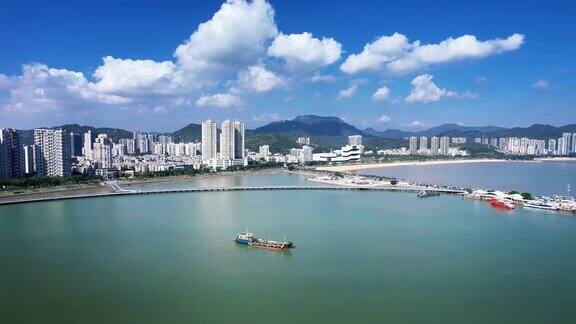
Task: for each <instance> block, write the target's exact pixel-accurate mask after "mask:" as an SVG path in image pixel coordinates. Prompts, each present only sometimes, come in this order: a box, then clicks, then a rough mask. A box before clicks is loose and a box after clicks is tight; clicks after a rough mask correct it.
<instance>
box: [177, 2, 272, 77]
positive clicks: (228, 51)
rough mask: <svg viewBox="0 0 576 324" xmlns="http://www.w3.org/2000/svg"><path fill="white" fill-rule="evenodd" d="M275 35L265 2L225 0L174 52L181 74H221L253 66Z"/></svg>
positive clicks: (269, 6) (270, 12)
mask: <svg viewBox="0 0 576 324" xmlns="http://www.w3.org/2000/svg"><path fill="white" fill-rule="evenodd" d="M277 34H278V29H277V28H276V23H275V21H274V9H273V8H272V6H271V5H270V4H269V3H268V2H266V1H265V0H254V1H244V0H228V1H226V2H225V3H224V4H222V6H221V7H220V10H218V11H217V12H216V13H215V14H214V16H213V17H212V19H210V20H208V21H207V22H204V23H202V24H200V25H199V26H198V29H197V30H196V31H195V32H194V33H192V35H190V38H189V39H188V40H187V41H186V42H185V43H184V44H181V45H180V46H178V48H176V51H175V52H174V56H175V57H176V59H177V62H178V64H180V65H181V66H182V67H183V68H184V69H185V70H188V71H194V72H201V73H222V72H226V71H230V70H233V69H237V68H241V67H243V66H246V65H249V64H254V63H256V62H257V60H258V58H259V57H261V56H262V55H263V54H264V53H265V52H266V44H267V41H268V40H270V39H272V38H274V37H275V36H276V35H277Z"/></svg>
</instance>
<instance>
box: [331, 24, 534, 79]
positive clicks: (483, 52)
mask: <svg viewBox="0 0 576 324" xmlns="http://www.w3.org/2000/svg"><path fill="white" fill-rule="evenodd" d="M523 43H524V35H521V34H513V35H511V36H509V37H507V38H505V39H500V38H496V39H491V40H486V41H479V40H478V39H476V36H474V35H464V36H460V37H458V38H451V37H450V38H448V39H446V40H444V41H442V42H440V43H438V44H425V45H423V44H421V43H420V41H414V42H410V41H409V40H408V38H407V37H406V36H405V35H402V34H399V33H395V34H393V35H392V36H381V37H379V38H378V39H377V40H375V41H374V42H372V43H368V44H366V45H365V46H364V49H363V51H362V52H360V53H358V54H352V55H350V56H348V58H347V59H346V61H344V63H343V64H342V65H341V66H340V69H341V70H342V71H343V72H345V73H348V74H353V73H357V72H361V71H366V70H373V71H383V72H392V73H404V72H410V71H414V70H417V69H419V68H423V67H427V66H430V65H434V64H441V63H447V62H452V61H459V60H464V59H478V58H483V57H487V56H490V55H493V54H498V53H504V52H508V51H513V50H516V49H518V48H520V46H522V44H523Z"/></svg>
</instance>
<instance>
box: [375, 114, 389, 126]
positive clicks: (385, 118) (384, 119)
mask: <svg viewBox="0 0 576 324" xmlns="http://www.w3.org/2000/svg"><path fill="white" fill-rule="evenodd" d="M391 120H392V118H390V117H388V116H386V115H382V116H380V117H378V119H377V120H376V121H377V122H379V123H383V124H385V123H389V122H390V121H391Z"/></svg>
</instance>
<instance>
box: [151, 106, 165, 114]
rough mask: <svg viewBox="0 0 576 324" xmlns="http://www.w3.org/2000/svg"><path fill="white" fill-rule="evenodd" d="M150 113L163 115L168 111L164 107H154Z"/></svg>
mask: <svg viewBox="0 0 576 324" xmlns="http://www.w3.org/2000/svg"><path fill="white" fill-rule="evenodd" d="M152 112H153V113H155V114H164V113H167V112H168V109H166V107H164V106H156V107H154V109H153V110H152Z"/></svg>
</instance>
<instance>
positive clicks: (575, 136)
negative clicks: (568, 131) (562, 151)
mask: <svg viewBox="0 0 576 324" xmlns="http://www.w3.org/2000/svg"><path fill="white" fill-rule="evenodd" d="M570 152H572V153H576V133H572V148H571V149H570Z"/></svg>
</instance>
